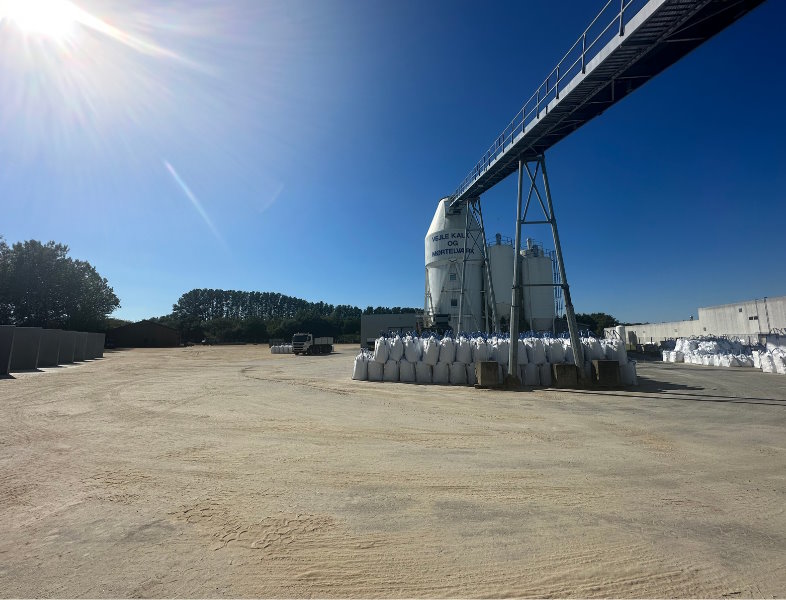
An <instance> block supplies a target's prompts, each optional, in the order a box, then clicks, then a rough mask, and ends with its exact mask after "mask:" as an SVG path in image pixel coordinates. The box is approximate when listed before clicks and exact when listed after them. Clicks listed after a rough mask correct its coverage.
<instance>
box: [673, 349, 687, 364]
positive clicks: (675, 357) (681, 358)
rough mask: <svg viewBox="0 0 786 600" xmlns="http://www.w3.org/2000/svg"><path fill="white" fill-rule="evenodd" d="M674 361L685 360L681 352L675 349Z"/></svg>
mask: <svg viewBox="0 0 786 600" xmlns="http://www.w3.org/2000/svg"><path fill="white" fill-rule="evenodd" d="M674 362H678V363H681V362H685V355H684V354H683V353H682V352H679V351H675V352H674Z"/></svg>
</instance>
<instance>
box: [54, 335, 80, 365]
mask: <svg viewBox="0 0 786 600" xmlns="http://www.w3.org/2000/svg"><path fill="white" fill-rule="evenodd" d="M76 336H77V332H76V331H64V332H63V333H62V339H61V340H60V356H59V357H58V358H57V363H58V364H60V365H67V364H70V363H72V362H74V352H75V351H76Z"/></svg>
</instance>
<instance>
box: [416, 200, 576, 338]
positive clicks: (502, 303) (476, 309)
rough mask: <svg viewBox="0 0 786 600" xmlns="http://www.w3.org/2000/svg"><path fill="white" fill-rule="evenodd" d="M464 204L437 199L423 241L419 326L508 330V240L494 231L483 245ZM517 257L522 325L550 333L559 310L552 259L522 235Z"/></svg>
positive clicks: (511, 255) (482, 234)
mask: <svg viewBox="0 0 786 600" xmlns="http://www.w3.org/2000/svg"><path fill="white" fill-rule="evenodd" d="M469 210H470V208H469V205H468V203H460V204H454V205H452V206H451V199H450V198H443V199H442V200H440V202H439V204H438V206H437V210H436V212H435V213H434V218H433V219H432V221H431V226H430V227H429V229H428V232H427V233H426V239H425V251H426V255H425V265H426V291H425V302H424V325H425V326H426V327H437V328H450V329H452V330H453V331H464V332H473V331H486V332H493V331H508V328H509V326H510V324H509V320H510V314H511V300H512V289H513V267H514V256H515V254H516V252H515V250H514V248H513V242H512V240H510V239H509V238H505V237H503V236H502V235H500V234H497V235H496V236H495V238H494V240H493V241H492V242H491V243H490V244H487V243H486V235H485V231H484V230H483V224H482V222H479V221H478V218H477V217H476V216H475V215H474V214H472V213H471V212H470V213H469V214H468V211H469ZM516 259H517V260H518V261H519V268H520V269H521V273H522V279H523V286H524V288H523V293H522V307H523V318H522V325H523V328H524V329H525V330H526V329H529V330H531V331H553V328H554V320H555V318H556V317H557V315H558V312H559V311H560V301H561V295H560V293H559V292H560V288H559V287H558V286H555V283H556V282H557V281H558V278H557V277H556V267H555V261H554V257H553V255H552V253H551V252H548V251H546V250H545V249H544V248H543V245H542V244H539V243H537V242H535V241H533V240H532V239H527V243H526V248H524V249H523V250H522V251H521V252H520V254H519V256H518V257H516Z"/></svg>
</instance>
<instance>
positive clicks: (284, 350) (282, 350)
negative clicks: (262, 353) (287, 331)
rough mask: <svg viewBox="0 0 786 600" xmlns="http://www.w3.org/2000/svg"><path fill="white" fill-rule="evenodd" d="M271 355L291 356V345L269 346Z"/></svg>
mask: <svg viewBox="0 0 786 600" xmlns="http://www.w3.org/2000/svg"><path fill="white" fill-rule="evenodd" d="M270 353H271V354H292V345H291V344H283V345H281V346H270Z"/></svg>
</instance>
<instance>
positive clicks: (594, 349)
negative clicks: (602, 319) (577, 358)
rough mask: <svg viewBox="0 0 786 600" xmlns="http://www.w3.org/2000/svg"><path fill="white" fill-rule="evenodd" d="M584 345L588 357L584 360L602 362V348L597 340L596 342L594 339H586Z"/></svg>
mask: <svg viewBox="0 0 786 600" xmlns="http://www.w3.org/2000/svg"><path fill="white" fill-rule="evenodd" d="M586 344H587V348H588V350H589V356H585V357H584V358H585V360H588V361H593V360H603V348H601V346H600V342H598V340H596V339H595V338H594V337H588V338H587V341H586Z"/></svg>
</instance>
